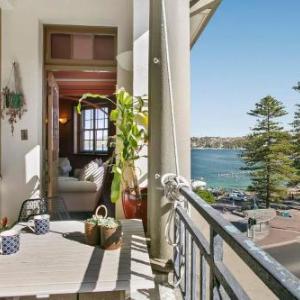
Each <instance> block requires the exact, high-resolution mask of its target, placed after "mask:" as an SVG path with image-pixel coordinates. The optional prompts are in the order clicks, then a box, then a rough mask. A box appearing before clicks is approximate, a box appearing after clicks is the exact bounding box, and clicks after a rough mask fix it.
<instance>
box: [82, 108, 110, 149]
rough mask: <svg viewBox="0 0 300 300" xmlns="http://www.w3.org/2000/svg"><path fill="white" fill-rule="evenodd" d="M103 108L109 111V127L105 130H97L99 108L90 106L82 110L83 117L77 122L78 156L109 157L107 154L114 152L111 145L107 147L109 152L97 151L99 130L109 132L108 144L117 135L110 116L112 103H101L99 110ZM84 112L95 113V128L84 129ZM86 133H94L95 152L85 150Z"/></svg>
mask: <svg viewBox="0 0 300 300" xmlns="http://www.w3.org/2000/svg"><path fill="white" fill-rule="evenodd" d="M101 108H107V111H108V117H107V127H105V128H103V129H102V128H96V122H97V119H96V118H95V117H96V110H97V108H94V107H91V106H88V105H82V108H81V111H82V113H81V115H80V116H79V118H78V120H77V154H90V155H101V154H103V155H107V154H110V153H111V152H112V150H113V149H112V147H111V146H110V145H109V143H108V145H107V150H96V143H97V139H96V136H97V131H98V130H100V131H105V130H107V137H108V142H109V137H110V136H112V135H114V133H115V125H114V124H113V122H111V121H110V119H109V115H110V112H111V110H112V105H111V103H108V102H105V103H101V105H100V106H99V108H98V109H101ZM84 110H92V111H93V128H92V129H83V126H82V122H83V121H82V119H83V111H84ZM84 131H92V132H93V140H92V141H93V150H91V151H88V150H84V149H83V142H84V138H83V135H84Z"/></svg>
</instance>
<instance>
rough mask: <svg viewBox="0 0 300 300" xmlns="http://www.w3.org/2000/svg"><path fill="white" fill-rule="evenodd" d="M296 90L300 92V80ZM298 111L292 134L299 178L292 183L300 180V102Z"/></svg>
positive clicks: (295, 87)
mask: <svg viewBox="0 0 300 300" xmlns="http://www.w3.org/2000/svg"><path fill="white" fill-rule="evenodd" d="M293 89H294V90H296V91H298V92H300V82H298V85H297V86H294V87H293ZM296 107H297V108H296V111H295V113H294V120H293V122H292V123H291V125H292V128H293V129H292V135H293V146H294V153H293V159H294V167H295V168H296V170H297V175H298V178H297V179H296V181H292V182H291V184H297V183H299V182H300V104H296Z"/></svg>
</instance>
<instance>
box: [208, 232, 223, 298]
mask: <svg viewBox="0 0 300 300" xmlns="http://www.w3.org/2000/svg"><path fill="white" fill-rule="evenodd" d="M210 254H211V263H210V282H209V287H210V294H209V297H210V299H211V300H215V299H220V298H221V297H220V290H219V289H220V284H219V282H218V280H217V278H216V276H215V274H214V266H215V262H220V261H222V260H223V240H222V238H221V237H220V236H219V235H218V234H217V233H216V232H215V231H214V229H213V228H212V227H210Z"/></svg>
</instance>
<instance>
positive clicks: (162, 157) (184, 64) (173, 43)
mask: <svg viewBox="0 0 300 300" xmlns="http://www.w3.org/2000/svg"><path fill="white" fill-rule="evenodd" d="M161 1H162V0H161ZM161 1H160V0H152V1H151V9H150V58H149V65H150V73H149V74H150V76H149V77H150V78H149V79H150V82H149V91H150V144H149V189H150V190H149V199H150V201H149V206H148V208H149V216H148V226H149V228H150V236H151V255H152V256H153V257H155V258H160V259H163V260H165V261H167V260H169V259H170V258H171V257H172V251H171V250H172V249H171V248H170V247H169V246H168V245H167V244H166V242H165V237H164V229H165V227H166V219H167V216H168V213H169V211H170V209H171V205H170V204H169V203H168V202H167V200H166V199H165V198H164V197H163V192H162V190H161V189H160V182H158V181H157V180H156V179H155V174H160V175H163V174H165V173H169V172H173V173H175V171H176V170H175V154H174V147H175V144H174V139H173V136H172V123H171V105H170V93H169V86H168V74H167V61H166V47H165V42H166V41H165V36H164V34H163V32H162V30H163V28H162V26H161V24H162V10H161ZM164 1H165V3H166V18H167V29H168V38H169V39H168V41H167V42H168V44H169V51H170V53H169V55H170V66H171V74H172V76H171V77H172V83H171V84H172V87H173V92H174V93H173V97H174V113H175V123H176V125H175V127H176V138H177V148H178V159H179V167H180V175H182V176H184V177H186V178H189V177H190V19H189V1H182V0H164ZM155 58H158V60H159V63H157V60H156V59H155ZM155 62H156V63H155Z"/></svg>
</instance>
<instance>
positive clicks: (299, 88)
mask: <svg viewBox="0 0 300 300" xmlns="http://www.w3.org/2000/svg"><path fill="white" fill-rule="evenodd" d="M293 89H294V90H295V91H298V92H300V81H299V82H298V83H297V85H296V86H294V87H293Z"/></svg>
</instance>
